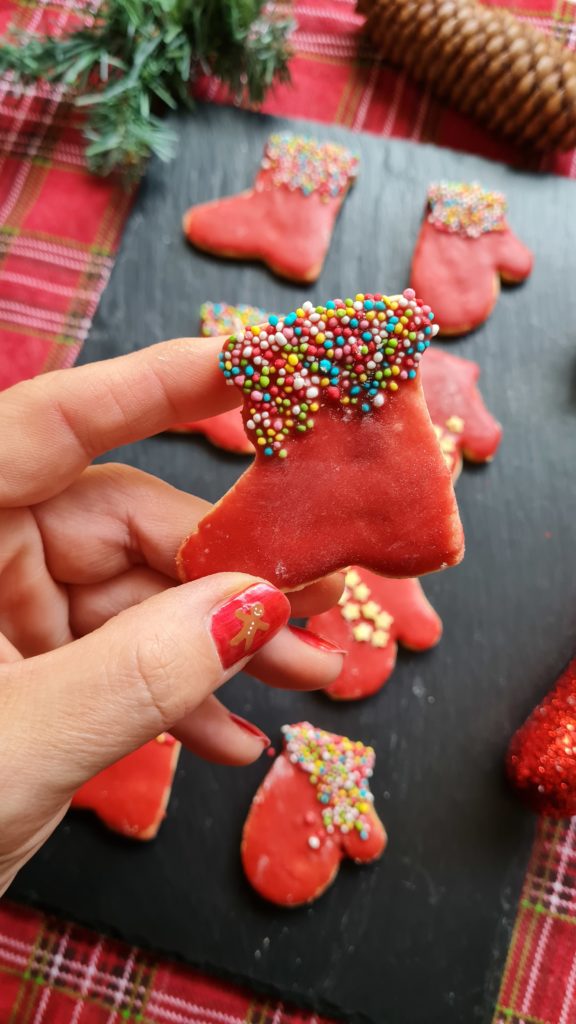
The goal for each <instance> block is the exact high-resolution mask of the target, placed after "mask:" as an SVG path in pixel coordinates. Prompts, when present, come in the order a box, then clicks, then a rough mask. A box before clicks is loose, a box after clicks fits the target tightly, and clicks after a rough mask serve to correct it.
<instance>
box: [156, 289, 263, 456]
mask: <svg viewBox="0 0 576 1024" xmlns="http://www.w3.org/2000/svg"><path fill="white" fill-rule="evenodd" d="M267 319H268V314H267V313H265V312H264V310H263V309H259V308H258V306H246V305H240V306H229V305H228V303H226V302H204V303H203V304H202V306H201V307H200V330H201V333H202V334H203V335H204V337H205V338H217V337H219V336H227V335H230V334H233V333H234V332H235V331H241V330H243V329H244V327H246V326H247V325H248V324H259V323H262V321H263V320H267ZM172 430H174V431H176V432H177V433H180V434H204V436H205V437H207V438H208V440H209V441H211V442H212V444H215V445H216V446H217V447H218V448H224V450H225V451H229V452H237V453H238V454H239V455H252V453H253V452H254V445H253V444H252V442H251V441H250V440H249V439H248V437H247V436H246V431H245V430H244V424H243V422H242V414H241V412H240V409H230V411H229V412H222V413H219V414H218V415H217V416H210V418H207V419H204V420H195V421H194V423H180V424H179V425H178V426H177V427H172Z"/></svg>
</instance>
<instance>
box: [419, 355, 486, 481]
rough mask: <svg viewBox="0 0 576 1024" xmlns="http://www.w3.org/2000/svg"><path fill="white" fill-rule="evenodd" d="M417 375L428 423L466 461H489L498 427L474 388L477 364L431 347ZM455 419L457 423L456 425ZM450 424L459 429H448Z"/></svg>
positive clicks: (475, 386) (477, 369)
mask: <svg viewBox="0 0 576 1024" xmlns="http://www.w3.org/2000/svg"><path fill="white" fill-rule="evenodd" d="M420 373H421V375H422V385H423V387H424V395H425V397H426V404H427V406H428V411H429V412H430V417H431V419H432V422H433V423H435V424H437V425H438V426H439V427H441V428H442V430H443V431H444V432H445V433H448V434H449V435H450V436H451V438H452V440H453V443H454V446H455V448H456V449H457V451H458V452H459V453H461V454H462V455H464V456H465V457H466V458H467V459H470V460H471V461H472V462H486V461H487V460H489V459H491V458H492V457H493V455H494V454H495V452H496V451H497V449H498V446H499V444H500V440H501V437H502V427H501V426H500V424H499V423H498V421H497V420H495V419H494V417H493V416H492V414H491V413H490V412H489V411H488V409H487V408H486V406H485V405H484V401H483V399H482V395H481V394H480V391H479V389H478V387H477V383H476V382H477V380H478V377H479V376H480V367H479V366H478V364H477V363H474V362H472V361H471V360H470V359H461V358H459V356H453V355H451V354H449V353H447V352H443V351H442V349H439V348H436V347H432V348H429V349H428V350H427V351H426V352H425V353H424V356H423V358H422V361H421V363H420ZM455 417H456V420H459V421H461V423H456V421H455V420H454V418H455ZM451 424H452V425H454V424H455V425H456V426H461V429H460V430H459V429H450V426H451Z"/></svg>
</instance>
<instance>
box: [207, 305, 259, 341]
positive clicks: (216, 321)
mask: <svg viewBox="0 0 576 1024" xmlns="http://www.w3.org/2000/svg"><path fill="white" fill-rule="evenodd" d="M267 319H268V313H265V312H264V310H263V309H259V307H258V306H246V305H244V304H241V305H240V306H229V305H228V303H227V302H203V303H202V305H201V307H200V329H201V331H202V334H203V335H204V337H205V338H216V337H218V335H219V334H234V332H235V331H241V330H243V328H244V327H246V326H247V325H248V324H261V323H262V321H264V320H267Z"/></svg>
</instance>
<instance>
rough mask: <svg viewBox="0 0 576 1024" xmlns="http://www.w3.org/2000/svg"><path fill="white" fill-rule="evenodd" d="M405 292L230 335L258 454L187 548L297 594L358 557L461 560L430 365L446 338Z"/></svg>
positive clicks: (301, 312)
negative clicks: (426, 359) (426, 365)
mask: <svg viewBox="0 0 576 1024" xmlns="http://www.w3.org/2000/svg"><path fill="white" fill-rule="evenodd" d="M435 332H436V328H435V325H434V323H433V314H432V312H431V311H430V309H429V307H428V306H426V305H424V304H423V303H422V301H421V300H420V299H417V298H416V296H415V295H414V292H413V291H411V290H410V289H408V290H407V291H406V292H404V294H403V295H396V296H392V297H386V296H383V295H379V294H378V295H358V296H357V297H356V299H354V300H352V299H346V300H345V301H343V300H342V299H336V300H334V301H333V302H329V303H327V304H326V306H316V307H314V306H312V304H311V303H310V302H307V303H304V305H303V306H302V307H301V308H299V309H297V310H296V311H295V312H293V313H290V314H289V315H287V316H285V317H283V318H278V317H275V316H272V317H270V318H269V322H268V324H265V325H263V326H260V327H255V328H246V330H245V331H243V332H240V333H239V334H237V335H235V336H234V337H232V338H231V339H229V340H228V341H227V342H226V344H225V345H224V350H223V353H222V355H221V366H222V370H223V372H224V375H225V377H226V378H227V380H228V381H229V382H230V383H231V384H232V385H233V386H236V387H238V388H239V389H240V391H241V393H242V395H243V398H244V409H243V416H244V423H245V426H246V429H247V432H248V434H249V436H250V437H251V438H253V439H254V442H255V446H256V458H255V460H254V462H253V464H252V465H251V466H250V468H249V469H248V470H247V471H246V472H245V473H244V474H243V476H241V477H240V479H239V480H238V482H237V483H236V484H235V486H234V487H233V488H232V490H231V491H229V492H228V493H227V494H226V495H225V496H224V498H222V499H221V501H220V502H218V504H217V505H216V506H215V507H214V508H213V509H212V510H211V512H210V513H209V514H208V515H207V516H206V517H205V518H204V519H203V520H202V521H201V522H200V524H199V525H198V527H197V531H196V533H194V534H192V535H191V536H190V537H189V538H188V539H187V540H186V541H185V542H184V544H183V545H182V547H181V549H180V552H179V554H178V567H179V572H180V576H181V579H183V580H189V579H190V580H191V579H197V578H198V577H201V576H205V575H209V574H211V573H215V572H221V571H227V570H238V571H242V572H247V573H252V574H254V575H257V576H263V577H264V578H265V579H268V580H270V581H272V582H273V583H275V584H276V585H277V586H278V587H280V588H282V589H285V590H291V589H295V588H298V587H302V586H304V585H305V584H307V583H310V582H312V581H314V580H317V579H320V578H321V577H323V576H325V575H327V574H328V573H330V572H332V571H333V570H336V569H341V568H344V567H345V566H348V565H363V566H364V567H365V568H368V569H372V570H374V571H375V572H379V573H382V574H383V575H386V576H416V575H423V574H424V573H426V572H433V571H434V570H436V569H440V568H443V567H444V566H447V565H454V564H456V563H457V562H459V561H460V559H461V557H462V553H463V535H462V526H461V523H460V519H459V516H458V509H457V506H456V500H455V497H454V491H453V487H452V482H451V479H450V474H449V472H448V469H447V467H446V465H445V463H444V460H443V458H442V454H441V451H440V448H439V446H438V442H437V439H436V435H435V433H434V429H433V426H432V423H431V421H430V416H429V414H428V410H427V408H426V403H425V401H424V396H423V392H422V387H421V384H420V378H419V374H418V366H419V361H420V356H421V354H422V352H424V351H425V349H426V347H427V346H428V343H429V340H430V338H431V337H432V336H433V335H434V334H435Z"/></svg>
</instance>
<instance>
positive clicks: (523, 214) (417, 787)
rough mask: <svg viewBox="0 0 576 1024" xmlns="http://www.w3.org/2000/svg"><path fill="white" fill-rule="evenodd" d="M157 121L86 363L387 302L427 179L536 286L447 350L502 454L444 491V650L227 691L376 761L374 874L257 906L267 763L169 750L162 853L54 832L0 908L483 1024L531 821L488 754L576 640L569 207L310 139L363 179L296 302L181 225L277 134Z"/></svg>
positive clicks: (403, 1009) (200, 462)
mask: <svg viewBox="0 0 576 1024" xmlns="http://www.w3.org/2000/svg"><path fill="white" fill-rule="evenodd" d="M175 124H176V127H177V130H178V132H179V135H180V151H179V156H178V159H177V160H176V161H175V162H174V163H172V164H169V165H168V166H162V165H160V164H159V163H156V162H153V163H152V165H151V167H150V169H149V173H148V175H147V177H146V180H145V181H144V183H143V186H142V188H141V190H140V192H139V195H138V198H137V201H136V205H135V207H134V210H133V213H132V216H131V219H130V221H129V223H128V226H127V229H126V232H125V235H124V240H123V244H122V248H121V252H120V255H119V258H118V260H117V263H116V266H115V268H114V272H113V274H112V279H111V281H110V284H109V286H108V288H107V290H106V292H105V294H104V297H103V300H102V302H101V305H100V308H99V310H98V313H97V316H96V318H95V321H94V325H93V328H92V331H91V334H90V338H89V340H88V342H87V344H86V347H85V350H84V355H83V361H90V360H97V359H101V358H105V357H108V356H112V355H115V354H117V353H120V352H125V351H129V350H132V349H134V348H137V347H139V346H143V345H147V344H148V343H150V342H153V341H155V340H158V339H160V338H165V337H170V336H177V335H186V334H191V333H194V332H195V330H196V323H197V311H198V308H199V306H200V304H201V302H202V301H203V300H205V299H208V298H211V299H214V300H225V301H228V302H240V301H244V302H250V303H255V304H257V305H261V306H263V307H264V308H268V309H274V310H289V309H291V308H293V307H294V305H295V303H296V302H297V301H298V300H301V299H302V298H303V297H310V298H312V299H313V300H318V301H319V300H325V299H327V298H331V297H334V296H337V295H343V296H345V295H348V294H351V293H354V292H355V291H358V290H366V291H368V290H374V291H376V290H382V291H387V292H394V291H399V290H401V289H402V288H403V287H404V286H405V285H406V284H407V274H408V268H409V263H410V256H411V251H412V247H413V244H414V241H415V238H416V234H417V230H418V225H419V222H420V217H421V211H422V206H423V202H424V196H425V190H426V186H427V185H428V183H429V182H430V180H433V179H437V178H440V177H444V178H453V179H457V180H458V179H460V180H474V179H477V180H480V181H481V182H482V183H483V184H484V185H485V186H492V187H501V188H503V189H504V190H505V191H506V193H507V194H508V197H509V202H510V220H511V223H512V225H513V226H514V227H515V228H516V229H517V231H518V232H519V233H520V234H521V236H522V238H523V239H524V240H525V241H526V242H527V243H528V244H529V245H531V246H532V247H533V248H534V250H535V251H536V253H537V260H536V269H535V271H534V275H533V277H532V279H531V280H530V282H529V283H528V284H527V285H526V286H524V287H523V288H521V289H518V290H511V291H507V292H505V293H504V294H503V295H502V297H501V299H500V300H499V302H498V305H497V308H496V311H495V312H494V315H493V316H492V318H491V320H490V321H489V323H487V324H486V325H485V326H484V327H483V328H482V329H481V330H479V331H478V332H476V333H475V334H474V335H473V336H471V337H468V338H467V339H464V340H462V341H461V342H457V343H450V344H447V346H446V347H447V349H449V350H450V351H452V352H455V353H458V354H461V355H464V356H468V357H470V358H473V359H475V360H477V361H478V362H479V363H480V364H481V367H482V389H483V392H484V395H485V397H486V400H487V402H488V404H489V406H490V408H491V409H492V410H493V412H494V413H495V414H496V415H497V416H498V417H499V418H500V419H501V421H502V423H503V424H504V428H505V433H504V441H503V444H502V448H501V451H500V452H499V454H498V456H497V458H496V460H495V462H494V463H493V465H492V466H490V467H486V468H482V469H475V470H472V469H470V468H467V469H465V471H464V473H463V475H462V477H461V480H460V482H459V484H458V488H457V490H458V497H459V502H460V507H461V511H462V518H463V520H464V524H465V529H466V535H467V544H468V551H467V555H466V559H465V561H464V563H463V565H462V566H461V567H459V568H458V569H454V570H450V571H449V572H446V573H443V574H440V575H437V576H435V577H431V578H429V579H427V580H426V581H425V589H426V592H427V594H428V595H429V596H430V598H431V599H432V601H433V603H434V605H435V607H436V608H437V609H438V611H439V612H440V614H441V615H442V617H443V619H444V624H445V635H444V639H443V641H442V643H441V644H440V646H439V647H438V648H437V650H435V651H434V652H431V653H428V654H425V655H415V654H402V655H401V656H400V658H399V665H398V667H397V669H396V672H395V674H394V676H393V678H392V680H391V681H390V682H389V684H388V685H387V686H386V688H385V689H384V690H383V691H382V692H381V693H380V694H379V695H378V696H376V697H375V698H374V699H372V700H370V701H367V702H364V703H359V704H355V705H351V706H346V705H337V704H333V703H330V702H329V701H328V700H327V699H326V698H323V697H322V696H321V695H311V694H298V695H297V694H290V693H285V692H280V691H276V690H269V689H267V688H266V687H264V686H263V685H262V684H260V683H256V682H254V681H252V680H250V679H249V678H248V677H243V676H242V677H239V678H237V679H235V680H234V681H233V682H232V683H230V684H229V685H228V686H227V687H226V688H225V691H224V699H225V701H226V702H227V703H228V705H229V706H230V707H231V708H232V709H234V710H235V711H237V712H240V713H241V714H243V715H247V716H248V717H251V718H252V719H253V720H254V721H255V722H257V723H258V724H260V725H261V726H262V727H263V728H264V729H265V730H266V731H268V733H269V734H270V735H271V736H272V737H274V739H275V740H276V741H277V740H278V739H279V729H280V726H281V725H282V724H283V723H284V722H286V721H297V720H299V719H303V718H309V719H311V720H312V721H314V722H315V723H317V724H318V725H320V726H322V727H324V728H327V729H331V730H335V731H338V732H345V733H347V734H348V735H350V736H352V737H354V738H361V739H362V740H364V741H365V742H368V743H372V744H374V746H375V747H376V750H377V766H376V772H375V778H374V780H373V781H374V784H373V790H374V793H375V798H376V804H377V807H378V809H379V811H380V813H381V815H382V817H383V819H384V820H385V822H386V825H387V827H388V830H389V834H390V846H389V850H388V852H387V853H386V854H385V857H384V859H383V860H382V861H381V863H380V865H379V866H377V867H375V868H367V869H366V868H365V869H358V868H355V867H353V866H351V865H349V864H345V865H344V866H343V868H342V870H341V872H340V876H339V878H338V880H337V882H336V884H335V885H334V886H333V887H332V889H331V890H330V891H329V892H328V893H327V894H326V895H325V896H324V897H323V898H322V899H320V900H319V901H318V903H317V904H316V905H314V906H312V907H310V908H308V909H302V910H293V911H289V912H286V911H281V910H277V909H274V908H272V907H270V906H267V905H265V904H264V903H263V902H261V901H260V900H259V899H258V898H257V897H256V896H255V895H254V894H253V893H252V892H251V890H250V889H249V888H248V886H247V885H246V884H245V882H244V879H243V877H242V873H241V869H240V865H239V858H238V847H239V838H240V832H241V828H242V823H243V819H244V817H245V814H246V811H247V809H248V806H249V804H250V800H251V797H252V795H253V793H254V791H255V789H256V787H257V785H258V784H259V782H260V781H261V779H262V778H263V776H264V774H265V772H266V771H267V769H268V767H269V761H268V758H267V757H263V758H262V759H261V762H260V763H258V764H256V765H254V766H252V767H250V768H247V769H243V770H236V769H227V768H218V767H214V766H211V765H208V764H203V763H201V762H200V761H198V760H196V759H195V758H193V757H192V756H191V755H186V754H185V755H183V757H182V761H181V767H180V769H179V771H178V777H177V780H176V784H175V787H174V794H173V798H172V802H171V805H170V814H169V818H168V820H167V821H166V823H165V824H164V826H163V828H162V831H161V834H160V836H159V838H158V840H157V841H156V842H155V843H153V844H150V845H146V846H144V845H142V846H139V845H137V844H132V843H130V842H128V841H123V840H121V839H119V838H117V837H114V836H112V835H108V834H107V833H106V832H105V831H104V830H103V829H102V828H101V827H100V826H99V825H98V824H97V823H96V822H95V821H94V820H92V818H91V817H89V816H84V815H82V814H77V813H76V814H70V815H69V816H68V817H67V819H66V820H65V822H64V823H63V824H62V826H61V827H60V828H59V830H58V831H57V833H56V834H55V835H54V836H53V838H52V839H51V840H50V841H49V842H48V843H47V845H46V846H45V848H44V849H43V851H42V852H41V853H40V854H39V855H38V856H37V857H36V858H35V859H34V861H33V862H32V863H31V864H30V865H29V866H28V867H27V868H25V870H24V871H22V873H21V875H20V877H19V878H18V880H17V882H16V883H15V885H14V886H13V889H12V891H11V896H12V897H13V898H14V899H17V900H23V901H27V902H31V903H34V904H38V905H42V906H46V907H49V908H53V909H55V910H57V911H59V912H61V913H62V914H64V915H69V916H70V917H72V918H75V919H77V920H80V921H83V922H87V923H89V924H92V925H94V926H96V927H98V928H103V929H105V930H107V931H110V932H113V933H118V934H120V935H122V936H124V937H127V938H129V939H131V940H135V941H138V942H141V943H144V944H146V945H148V946H150V947H154V948H156V949H158V950H163V951H166V952H168V953H170V954H174V955H176V956H178V957H180V958H183V959H184V960H186V961H188V962H190V963H192V964H197V965H201V966H205V967H208V968H209V969H211V970H214V971H216V972H218V973H221V974H223V975H226V976H229V977H233V978H238V979H244V980H246V981H248V982H250V983H252V984H254V985H255V986H257V987H258V988H260V989H263V990H265V991H269V992H271V993H281V994H282V995H283V996H285V997H291V998H293V999H294V1000H296V1001H299V1002H301V1003H304V1004H306V1005H309V1006H312V1007H314V1008H317V1009H319V1010H324V1011H327V1012H332V1013H337V1014H340V1015H341V1016H343V1017H344V1018H345V1019H346V1020H349V1021H370V1022H373V1024H440V1022H442V1024H456V1022H458V1024H470V1022H473V1021H483V1022H488V1021H489V1020H490V1019H491V1014H492V1009H493V1005H494V1000H495V997H496V993H497V988H498V981H499V977H500V973H501V969H502V966H503V962H504V958H505V953H506V949H507V944H508V940H509V936H510V929H511V924H512V921H513V918H514V914H515V907H516V902H517V898H518V895H519V891H520V886H521V881H522V878H523V874H524V870H525V865H526V861H527V857H528V852H529V847H530V842H531V836H532V825H533V822H532V819H531V817H530V815H529V814H527V813H526V812H525V811H523V810H522V809H521V808H520V807H519V806H518V805H517V803H516V802H515V800H514V799H513V798H512V797H511V795H510V794H509V792H508V790H507V788H506V785H505V783H504V781H503V778H502V757H503V752H504V750H505V746H506V743H507V740H508V738H509V736H510V735H511V733H512V731H513V730H514V729H515V728H516V727H517V725H518V724H519V723H520V722H521V721H522V719H523V718H524V716H525V715H526V713H527V712H528V711H529V710H530V709H531V707H532V705H533V704H534V703H535V702H536V701H537V700H538V699H539V698H540V696H541V695H542V694H543V693H544V692H545V691H546V690H547V689H548V687H549V685H550V684H551V683H552V681H553V680H554V678H555V676H556V674H557V673H558V672H559V671H560V669H561V668H562V666H563V665H564V663H565V662H566V660H567V659H568V658H569V657H570V656H571V654H572V652H573V650H574V648H575V646H576V573H575V571H574V557H573V552H574V509H575V507H576V482H575V480H574V475H573V470H574V454H575V449H576V446H575V440H574V431H575V422H576V420H575V414H576V373H575V367H576V287H575V282H576V251H575V247H574V241H573V238H574V236H573V232H574V225H576V188H575V187H574V185H573V184H572V183H571V182H568V181H565V180H560V179H558V178H544V177H536V176H532V175H528V174H521V173H518V172H515V171H512V170H509V169H506V168H504V167H501V166H499V165H496V164H492V163H489V162H487V161H483V160H481V159H477V158H474V157H470V156H463V155H460V154H457V153H454V152H451V151H448V150H440V149H436V148H434V147H429V146H424V145H413V144H411V143H409V142H395V141H383V140H382V139H379V138H376V137H371V136H367V135H364V136H363V135H358V134H353V135H352V134H351V133H347V132H346V131H344V130H340V129H337V128H333V127H329V128H328V127H325V126H314V128H313V131H314V134H315V135H316V136H317V137H326V138H331V139H334V138H340V139H342V140H343V141H345V142H348V143H349V144H350V145H351V146H352V147H353V148H354V149H356V150H358V151H359V152H360V155H361V171H360V177H359V180H358V183H357V185H356V187H355V188H354V190H353V192H352V194H351V195H350V197H349V198H348V199H347V201H346V203H345V205H344V208H343V211H342V215H341V217H340V220H339V223H338V225H337V229H336V232H335V235H334V239H333V244H332V247H331V249H330V253H329V256H328V259H327V262H326V266H325V269H324V272H323V274H322V277H321V278H320V280H319V281H318V282H317V283H316V284H314V285H313V286H312V287H310V288H303V287H301V286H293V285H290V284H288V283H286V282H281V281H279V280H277V279H275V278H274V277H273V276H272V275H271V274H269V273H268V272H267V271H266V269H264V268H263V267H260V266H257V265H244V264H234V263H227V262H224V261H222V262H220V261H218V260H216V259H211V258H209V257H206V256H203V255H201V254H199V253H196V252H194V251H193V250H191V249H190V248H189V247H188V246H187V245H186V243H185V242H184V240H183V238H182V235H181V229H180V221H181V216H182V213H183V211H184V210H185V209H186V207H187V206H188V205H190V204H191V203H193V202H199V201H202V200H207V199H212V198H214V197H217V196H219V195H224V194H228V193H231V192H234V191H237V190H240V189H242V188H245V187H246V186H247V185H248V184H249V183H250V182H251V180H252V176H253V174H254V171H255V169H256V167H257V165H258V161H259V157H260V153H261V149H262V144H263V142H264V139H265V138H266V136H267V134H268V133H269V132H270V131H271V130H273V129H276V128H278V127H284V126H285V125H286V123H285V122H278V121H273V120H271V119H266V118H263V117H257V116H254V115H249V114H243V113H239V112H236V111H231V110H224V109H205V110H201V111H199V112H198V113H197V114H196V115H195V116H194V117H193V118H191V119H186V118H181V119H179V118H177V119H175ZM289 126H290V127H294V122H291V123H290V125H289ZM296 127H298V126H296ZM301 128H302V130H303V132H304V133H308V134H310V132H311V126H310V124H309V123H305V124H303V125H301ZM112 457H113V458H114V459H119V460H121V461H126V462H129V463H130V464H132V465H135V466H139V467H141V468H142V469H146V470H148V471H150V472H152V473H157V474H159V475H161V476H163V477H164V478H165V479H167V480H169V481H170V482H171V483H173V484H175V485H177V486H179V487H183V488H187V489H190V490H191V491H193V492H195V493H197V494H200V495H202V496H203V497H205V498H209V499H216V498H218V497H219V496H220V495H221V494H222V493H223V492H224V491H225V490H226V489H227V488H228V487H229V486H230V485H231V483H232V482H233V481H234V480H235V478H236V477H237V475H238V474H239V473H240V472H241V471H242V470H243V469H244V467H245V466H246V464H247V460H245V459H241V458H238V457H235V456H231V455H226V454H224V453H222V452H218V451H216V450H215V449H213V448H211V447H210V446H209V445H208V444H207V443H206V442H204V441H203V440H202V439H200V438H187V437H181V436H180V437H179V436H162V437H158V438H153V439H151V440H149V441H147V442H146V443H144V444H141V445H137V446H130V447H128V448H125V449H122V450H120V451H118V452H115V453H113V455H112Z"/></svg>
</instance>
